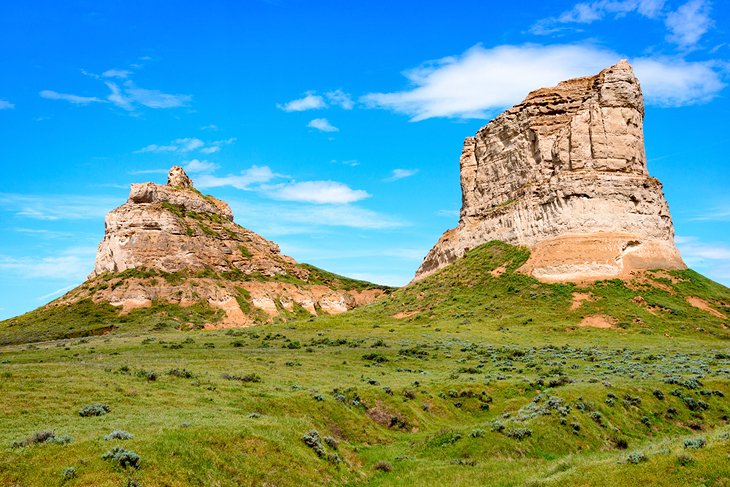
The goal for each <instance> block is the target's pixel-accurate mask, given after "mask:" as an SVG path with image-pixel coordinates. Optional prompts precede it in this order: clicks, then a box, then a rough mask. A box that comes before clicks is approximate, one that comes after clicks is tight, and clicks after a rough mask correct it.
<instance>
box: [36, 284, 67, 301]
mask: <svg viewBox="0 0 730 487" xmlns="http://www.w3.org/2000/svg"><path fill="white" fill-rule="evenodd" d="M75 287H76V284H70V285H68V286H63V287H62V288H60V289H56V290H55V291H51V292H50V293H48V294H44V295H43V296H38V297H37V298H36V299H37V300H38V301H45V300H46V299H48V298H53V297H56V296H60V295H62V294H64V293H66V292H67V291H70V290H72V289H73V288H75Z"/></svg>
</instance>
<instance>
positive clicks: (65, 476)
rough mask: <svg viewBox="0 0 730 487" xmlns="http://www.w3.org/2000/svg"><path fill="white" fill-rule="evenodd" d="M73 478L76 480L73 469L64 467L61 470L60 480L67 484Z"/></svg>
mask: <svg viewBox="0 0 730 487" xmlns="http://www.w3.org/2000/svg"><path fill="white" fill-rule="evenodd" d="M74 478H76V469H75V468H74V467H66V468H64V469H63V473H62V474H61V479H62V480H63V481H64V482H67V481H69V480H71V479H74Z"/></svg>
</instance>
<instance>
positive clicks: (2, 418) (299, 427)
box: [0, 243, 730, 486]
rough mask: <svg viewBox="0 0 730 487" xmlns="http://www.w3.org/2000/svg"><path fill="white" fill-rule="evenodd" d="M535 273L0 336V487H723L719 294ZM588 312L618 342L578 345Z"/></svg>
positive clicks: (726, 359)
mask: <svg viewBox="0 0 730 487" xmlns="http://www.w3.org/2000/svg"><path fill="white" fill-rule="evenodd" d="M527 256H528V254H527V251H526V250H524V249H520V248H516V247H510V246H507V245H503V244H499V243H490V244H487V245H485V246H482V247H480V248H478V249H474V250H472V251H471V252H469V254H468V255H467V256H466V257H465V258H464V259H462V260H460V261H458V262H457V263H455V264H453V265H451V266H449V267H447V268H445V269H444V270H442V271H441V272H439V273H437V274H435V275H433V276H431V277H429V278H427V279H425V280H423V281H421V282H418V283H416V284H414V285H412V286H409V287H407V288H403V289H400V290H397V291H395V292H393V293H392V295H391V296H389V297H386V298H383V299H381V300H380V301H378V302H376V303H374V304H372V305H370V306H367V307H364V308H359V309H356V310H354V311H352V312H349V313H346V314H344V315H339V316H325V317H318V318H308V319H293V320H292V321H290V322H287V323H277V324H265V325H260V326H256V327H252V328H247V329H235V330H211V331H207V330H195V331H177V330H175V329H174V328H172V327H164V328H160V327H159V326H158V325H159V322H160V320H163V319H167V320H168V321H174V320H175V319H176V315H175V313H176V311H174V310H169V309H158V310H156V311H155V312H154V313H147V314H146V315H145V316H146V318H145V319H147V320H148V321H144V320H137V321H134V320H132V321H131V322H130V321H129V319H127V320H119V321H116V322H114V314H113V313H112V314H111V315H109V313H107V312H108V311H109V310H106V311H103V310H102V311H99V310H97V309H94V306H93V305H90V304H87V306H88V307H89V308H90V309H89V310H87V316H88V314H91V315H93V314H94V313H96V312H99V313H101V316H103V318H104V319H105V320H108V322H109V324H110V325H114V328H113V329H112V331H111V333H109V334H108V335H104V336H91V337H85V338H67V339H60V340H55V341H42V342H41V341H34V340H40V339H43V338H44V337H46V336H47V333H48V329H49V328H51V329H53V328H54V327H69V326H73V321H74V316H73V313H65V314H64V313H60V314H59V316H57V317H50V316H49V315H43V316H42V315H41V314H39V315H37V316H36V320H37V321H40V320H44V321H43V327H40V326H37V323H36V324H34V323H30V324H27V325H22V324H18V323H17V322H14V324H13V326H12V327H10V323H9V321H6V322H3V323H0V335H3V334H5V335H7V334H12V333H18V334H22V336H23V341H25V342H26V343H20V344H18V343H16V344H9V345H4V346H2V348H0V397H2V401H0V485H18V486H26V485H28V486H30V485H69V486H75V485H93V486H107V485H109V486H124V485H144V486H163V485H170V486H173V485H181V486H182V485H211V486H217V485H220V486H234V485H261V486H263V485H268V486H274V485H275V486H287V485H345V484H346V485H409V486H410V485H504V486H508V485H535V486H537V485H540V486H541V485H556V486H557V485H560V486H563V485H611V486H618V485H642V484H643V485H665V486H676V485H687V486H695V485H706V486H727V485H730V478H729V477H730V426H729V425H728V415H729V414H730V400H729V399H728V398H729V397H730V330H728V328H727V326H728V320H727V319H725V318H722V317H721V316H717V314H720V315H722V314H724V315H726V316H727V315H728V314H730V309H729V308H728V306H729V305H728V303H730V290H729V289H727V288H725V287H723V286H721V285H719V284H716V283H714V282H712V281H709V280H708V279H706V278H704V277H702V276H700V275H698V274H696V273H694V272H692V271H679V272H671V273H657V274H655V275H652V276H650V278H646V279H644V280H643V281H641V282H635V283H628V284H627V283H622V282H620V281H603V282H599V283H596V284H594V285H592V286H590V287H588V288H585V289H577V288H576V287H575V286H573V285H548V284H542V283H539V282H538V281H536V280H534V279H532V278H529V277H526V276H523V275H521V274H517V273H515V272H514V270H515V269H516V268H518V267H519V266H520V265H521V264H522V263H523V262H524V260H525V259H526V258H527ZM500 267H504V270H505V272H504V273H503V274H501V275H498V276H497V275H492V273H490V271H491V270H494V269H497V268H500ZM495 274H497V273H495ZM576 291H580V292H581V293H590V294H591V300H590V301H585V302H583V304H582V305H581V306H580V307H578V308H576V309H571V303H572V299H573V298H572V296H573V293H574V292H576ZM638 297H640V298H641V299H638ZM688 297H699V298H702V299H703V300H705V302H706V303H708V304H709V305H710V306H711V307H712V309H713V310H714V311H715V314H712V313H710V312H708V311H706V310H702V309H698V308H696V307H694V306H692V305H690V304H689V303H688V302H687V298H688ZM201 312H202V311H201ZM155 313H156V314H155ZM597 314H602V315H608V316H610V317H611V318H612V323H613V328H611V329H597V328H591V327H582V326H580V323H581V320H582V318H583V317H584V316H586V315H597ZM153 315H154V316H156V318H155V319H151V318H150V316H153ZM187 318H188V316H183V317H182V318H180V319H187ZM92 321H93V320H92ZM105 323H107V321H105ZM92 404H104V405H107V406H108V409H109V411H108V412H107V413H106V414H103V415H100V416H81V415H80V414H79V412H80V410H81V409H82V408H84V406H87V405H92ZM97 409H98V408H97ZM114 430H123V431H126V432H129V433H131V434H132V435H133V437H132V438H130V439H108V440H107V439H105V438H104V437H105V436H107V435H109V434H110V433H111V432H112V431H114ZM44 431H52V432H53V433H54V436H52V437H51V436H50V435H48V434H45V435H43V434H38V433H42V432H44ZM314 431H316V432H317V433H316V434H315V433H313V432H314ZM66 436H68V437H70V438H65V437H66ZM49 438H50V441H48V439H49ZM44 440H45V441H44ZM69 440H70V441H69ZM117 446H119V447H121V448H124V449H126V450H131V451H133V452H134V453H136V455H138V457H139V462H138V463H136V462H135V461H131V462H130V461H124V460H123V461H122V462H121V464H120V462H115V461H114V459H103V458H102V456H103V455H104V454H105V453H107V452H108V451H110V450H112V448H114V447H117ZM118 458H119V457H118ZM123 458H126V459H127V460H129V459H130V458H132V459H134V456H133V455H128V456H127V457H123ZM122 464H124V465H126V466H123V465H122ZM137 467H138V468H137Z"/></svg>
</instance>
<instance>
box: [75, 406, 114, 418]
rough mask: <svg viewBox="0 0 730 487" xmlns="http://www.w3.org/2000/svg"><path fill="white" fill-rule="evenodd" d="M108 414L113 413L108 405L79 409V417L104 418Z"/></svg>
mask: <svg viewBox="0 0 730 487" xmlns="http://www.w3.org/2000/svg"><path fill="white" fill-rule="evenodd" d="M108 412H111V408H109V406H108V405H106V404H87V405H86V406H84V407H82V408H81V409H79V416H83V417H88V416H104V415H105V414H106V413H108Z"/></svg>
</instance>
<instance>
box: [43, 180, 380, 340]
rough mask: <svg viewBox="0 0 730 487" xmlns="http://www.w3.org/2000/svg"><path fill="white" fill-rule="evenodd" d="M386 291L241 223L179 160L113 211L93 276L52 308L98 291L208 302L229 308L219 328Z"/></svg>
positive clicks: (329, 307) (129, 304)
mask: <svg viewBox="0 0 730 487" xmlns="http://www.w3.org/2000/svg"><path fill="white" fill-rule="evenodd" d="M384 292H385V289H384V288H381V287H378V286H374V285H371V284H369V283H365V282H362V281H355V280H352V279H347V278H343V277H341V276H337V275H335V274H331V273H328V272H326V271H322V270H321V269H317V268H316V267H313V266H308V265H305V264H298V263H297V262H296V261H295V260H294V259H292V258H291V257H288V256H286V255H283V254H282V253H281V251H280V250H279V246H278V245H276V244H275V243H273V242H271V241H269V240H266V239H265V238H263V237H261V236H259V235H257V234H256V233H254V232H253V231H251V230H247V229H245V228H243V227H241V226H239V225H237V224H236V223H234V221H233V213H232V212H231V209H230V207H229V206H228V205H227V204H226V203H224V202H222V201H220V200H218V199H216V198H213V197H212V196H206V195H203V194H202V193H200V192H199V191H198V190H196V189H195V188H194V187H193V184H192V181H191V180H190V178H189V177H188V176H187V174H185V171H183V169H182V168H180V167H173V168H172V169H171V170H170V173H169V176H168V183H167V185H164V186H163V185H158V184H154V183H144V184H133V185H132V188H131V191H130V194H129V199H128V200H127V202H126V203H124V204H123V205H122V206H120V207H118V208H116V209H115V210H113V211H111V212H110V213H108V214H107V216H106V219H105V234H104V238H103V240H102V241H101V243H100V244H99V249H98V252H97V256H96V265H95V268H94V271H93V272H92V273H91V275H90V276H89V280H88V281H87V282H86V283H85V284H84V285H82V286H80V287H79V288H77V289H75V290H73V291H71V292H70V293H68V294H67V295H66V296H64V297H63V298H61V299H59V300H57V301H55V302H54V303H52V305H63V304H68V303H72V302H76V301H79V300H81V299H87V298H91V299H92V300H93V301H94V302H97V303H98V302H108V303H110V304H112V305H114V306H116V307H118V308H119V309H121V310H122V311H124V312H128V311H130V310H132V309H135V308H146V307H151V306H153V305H155V304H160V303H163V304H174V305H180V306H183V307H186V306H191V305H193V304H199V303H205V305H206V306H210V307H212V308H217V309H220V310H222V313H218V315H219V316H220V318H221V319H220V322H219V323H217V324H211V325H212V326H245V325H250V324H255V323H256V322H262V321H267V320H271V319H273V318H275V317H283V315H286V314H295V315H296V314H297V313H299V314H301V313H303V312H308V313H309V314H313V315H315V314H318V313H320V312H324V313H340V312H344V311H347V310H349V309H352V308H354V307H355V306H358V305H361V304H366V303H370V302H372V301H373V300H375V299H376V298H377V297H379V296H381V295H382V294H384ZM305 314H306V313H305Z"/></svg>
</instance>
